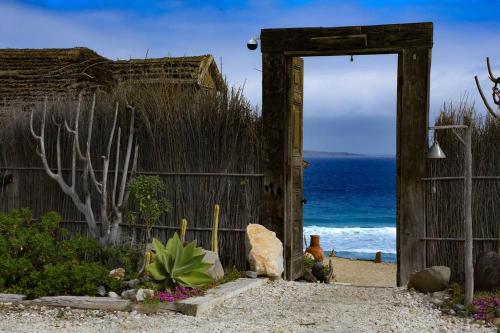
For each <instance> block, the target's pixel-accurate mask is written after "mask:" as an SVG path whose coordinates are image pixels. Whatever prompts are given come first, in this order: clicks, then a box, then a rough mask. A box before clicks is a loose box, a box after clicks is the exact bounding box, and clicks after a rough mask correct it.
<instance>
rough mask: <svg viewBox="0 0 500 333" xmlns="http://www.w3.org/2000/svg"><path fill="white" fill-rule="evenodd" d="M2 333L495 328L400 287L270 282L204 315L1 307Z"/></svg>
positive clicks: (406, 330)
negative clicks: (446, 311)
mask: <svg viewBox="0 0 500 333" xmlns="http://www.w3.org/2000/svg"><path fill="white" fill-rule="evenodd" d="M0 332H29V333H35V332H82V333H83V332H92V333H94V332H99V333H105V332H120V333H122V332H148V333H149V332H418V333H424V332H496V329H495V328H493V327H486V326H479V325H478V324H470V323H469V320H467V319H463V318H457V317H449V316H443V315H441V314H440V311H439V310H437V309H435V308H434V307H433V306H432V305H431V304H430V303H428V301H427V299H426V297H425V296H422V295H420V294H412V293H409V292H408V291H406V290H404V289H398V288H369V287H351V286H341V285H323V284H309V283H300V282H285V281H275V282H271V283H268V284H267V285H265V286H263V287H260V288H257V289H253V290H250V291H247V292H245V293H243V294H241V295H240V296H238V297H235V298H233V299H230V300H228V301H226V302H225V303H223V304H221V305H219V306H217V307H216V308H214V309H213V310H212V311H211V312H210V313H208V314H207V315H206V316H203V317H198V318H194V317H188V316H184V315H180V314H175V313H168V314H155V315H143V314H138V313H134V312H132V313H126V312H116V313H105V312H102V311H96V310H70V309H56V308H45V307H31V306H29V307H24V306H22V305H7V304H3V305H1V306H0Z"/></svg>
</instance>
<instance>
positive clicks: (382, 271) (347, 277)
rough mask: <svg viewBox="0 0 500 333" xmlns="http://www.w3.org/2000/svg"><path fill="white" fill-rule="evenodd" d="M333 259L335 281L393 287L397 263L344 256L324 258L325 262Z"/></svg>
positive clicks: (357, 284)
mask: <svg viewBox="0 0 500 333" xmlns="http://www.w3.org/2000/svg"><path fill="white" fill-rule="evenodd" d="M329 259H333V271H334V274H335V275H336V282H340V283H350V284H352V285H356V286H370V287H395V286H396V270H397V265H396V264H394V263H384V262H383V263H379V264H376V263H374V262H372V261H365V260H351V259H344V258H337V257H334V258H325V264H328V260H329Z"/></svg>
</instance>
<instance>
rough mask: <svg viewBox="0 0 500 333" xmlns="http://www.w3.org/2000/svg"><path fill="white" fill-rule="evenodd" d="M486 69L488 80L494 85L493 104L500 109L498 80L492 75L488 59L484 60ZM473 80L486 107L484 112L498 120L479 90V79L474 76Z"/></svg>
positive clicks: (499, 82) (499, 81) (499, 79)
mask: <svg viewBox="0 0 500 333" xmlns="http://www.w3.org/2000/svg"><path fill="white" fill-rule="evenodd" d="M486 67H487V69H488V76H489V78H490V80H491V81H492V82H493V83H494V84H495V85H494V86H493V88H492V90H493V92H492V97H493V102H494V103H495V104H496V105H497V106H498V107H499V108H500V92H499V90H498V88H497V85H498V84H500V78H497V77H496V76H495V75H493V71H492V70H491V65H490V58H489V57H487V58H486ZM474 80H475V81H476V86H477V90H478V91H479V94H480V95H481V99H482V100H483V103H484V106H485V107H486V110H488V112H489V113H490V114H491V115H492V116H493V117H494V118H496V119H499V118H500V116H499V115H498V114H497V113H496V112H495V111H494V110H493V108H492V107H491V106H490V104H489V102H488V100H487V99H486V97H485V95H484V93H483V89H482V88H481V85H480V84H479V79H478V78H477V75H476V76H474Z"/></svg>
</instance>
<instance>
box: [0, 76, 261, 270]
mask: <svg viewBox="0 0 500 333" xmlns="http://www.w3.org/2000/svg"><path fill="white" fill-rule="evenodd" d="M122 89H123V90H121V91H115V92H112V93H106V94H104V93H103V94H98V96H97V101H98V103H97V107H96V119H95V120H94V130H93V139H92V151H93V152H95V154H93V155H95V156H96V158H95V159H94V162H93V164H94V166H95V167H96V168H98V167H99V166H100V165H101V161H99V156H101V155H103V152H104V151H105V149H106V145H107V141H108V140H107V135H108V131H109V130H108V127H109V126H110V123H111V119H112V118H111V117H112V113H113V110H114V102H115V101H120V102H121V103H120V105H122V106H124V105H125V103H124V98H125V94H126V98H127V100H128V102H129V103H133V105H134V106H135V107H136V109H137V111H138V118H139V119H138V125H137V141H138V143H139V145H140V148H139V160H138V173H139V174H147V175H157V176H159V177H160V178H161V179H162V180H163V182H164V184H165V188H166V191H165V193H163V195H164V196H165V197H166V198H167V200H168V201H169V202H170V203H171V204H172V209H171V210H170V211H169V212H168V213H166V214H164V215H163V216H162V217H161V219H160V221H159V223H158V224H157V225H156V226H154V228H153V230H152V236H153V237H157V238H159V239H161V240H162V241H166V239H168V238H169V237H170V236H171V235H172V234H173V233H174V232H175V231H178V230H179V228H180V220H181V219H182V218H185V219H187V220H188V222H189V223H188V232H187V239H188V240H192V239H196V240H197V241H198V243H199V244H200V245H201V246H203V247H205V248H210V240H211V227H212V222H213V221H212V219H213V207H214V205H215V204H219V205H220V207H221V209H220V219H219V231H220V235H219V252H220V254H221V260H222V262H223V264H224V265H225V266H226V267H227V266H236V267H238V268H239V269H245V268H246V259H245V247H244V240H245V233H244V231H245V228H246V226H247V225H248V224H249V223H260V215H261V214H260V212H261V189H262V174H261V172H260V160H261V158H260V154H261V150H262V149H261V147H260V145H261V141H260V137H261V135H260V131H261V125H260V118H259V117H258V114H257V113H256V110H255V109H254V108H252V107H251V106H250V105H249V103H248V102H247V101H246V100H245V99H244V98H243V96H242V94H241V91H239V90H234V89H233V90H228V91H227V92H222V93H215V92H211V91H200V90H194V89H193V90H190V89H189V88H183V89H174V88H172V87H171V86H167V85H162V84H158V85H151V84H149V85H148V86H141V85H140V84H136V85H135V86H134V89H133V90H132V89H130V87H126V88H123V87H122ZM75 103H76V102H75V101H71V100H54V101H51V102H50V103H49V105H50V107H49V115H50V117H51V119H52V118H53V119H54V121H55V122H61V121H62V120H63V119H67V120H68V121H69V122H71V121H72V119H73V118H74V113H75V112H74V110H75V109H76V104H75ZM88 103H89V101H88V100H86V102H85V107H84V108H83V110H88V109H89V108H88V107H87V106H88ZM40 109H41V105H38V106H37V107H36V112H35V116H36V117H35V127H37V125H38V124H39V122H40V120H39V117H38V116H39V113H40ZM124 110H125V108H124V107H121V113H125V111H124ZM2 114H3V115H4V116H3V117H1V118H0V128H1V132H0V139H1V141H0V178H1V177H2V175H7V174H9V175H12V176H13V177H12V183H11V184H8V185H4V186H0V210H3V211H6V210H10V209H13V208H19V207H30V208H31V209H32V212H33V215H34V216H35V217H38V216H40V215H41V214H43V213H45V212H47V211H51V210H53V211H57V212H58V213H60V214H61V215H62V216H63V219H64V222H63V225H64V226H65V227H66V228H67V229H68V230H70V233H72V234H84V235H85V234H86V233H87V230H86V229H87V227H86V222H85V221H84V218H83V217H82V216H81V214H80V213H79V212H78V211H77V210H76V209H75V207H74V205H73V203H72V202H71V199H70V198H69V197H67V196H65V195H64V194H63V193H62V191H61V190H60V189H59V187H58V185H57V184H56V182H54V181H53V180H51V179H50V178H49V177H48V176H46V174H45V171H44V170H43V168H42V165H41V163H40V159H39V157H38V156H36V154H35V144H34V142H33V140H32V139H31V137H30V134H29V129H28V124H29V119H28V118H29V117H28V116H27V114H26V112H22V111H20V110H18V109H16V108H15V107H11V108H10V109H9V110H5V111H4V112H3V113H2ZM86 116H88V114H85V115H84V117H83V118H84V119H86V118H85V117H86ZM119 123H120V124H122V126H121V128H122V135H123V138H122V141H123V140H124V138H126V137H127V133H126V129H127V126H126V124H127V115H126V114H122V115H121V116H120V119H119ZM80 125H81V126H82V128H85V121H83V123H81V124H80ZM51 126H52V127H51V128H50V130H49V129H48V130H47V133H46V136H47V140H46V145H47V149H48V156H49V160H50V161H49V163H50V164H51V165H52V166H55V165H56V160H55V156H56V155H55V153H56V150H55V141H56V130H55V127H54V125H53V124H51ZM85 140H86V138H85V137H83V138H81V141H82V144H83V142H85ZM61 148H62V149H61V150H62V156H63V159H62V161H63V174H65V176H67V177H68V178H70V175H71V169H70V167H71V152H72V141H71V138H70V137H69V136H68V135H63V137H62V140H61ZM121 155H122V156H123V154H121ZM110 169H111V170H114V167H113V166H111V167H110ZM96 172H97V174H99V172H100V170H96ZM81 173H82V170H77V178H79V177H78V175H81ZM110 173H112V172H111V171H110ZM110 176H112V174H110ZM78 186H80V184H77V188H78ZM95 199H96V200H95V202H94V204H93V206H94V207H96V209H95V212H96V213H97V215H98V212H99V209H98V207H99V203H98V202H97V198H95ZM131 209H133V207H132V206H131ZM97 220H99V218H97ZM121 235H122V238H121V241H122V242H124V243H126V242H129V243H134V244H142V243H143V240H144V239H145V228H144V225H143V224H142V223H141V221H140V220H134V219H127V221H125V223H123V224H122V226H121Z"/></svg>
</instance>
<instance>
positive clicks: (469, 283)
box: [464, 124, 474, 305]
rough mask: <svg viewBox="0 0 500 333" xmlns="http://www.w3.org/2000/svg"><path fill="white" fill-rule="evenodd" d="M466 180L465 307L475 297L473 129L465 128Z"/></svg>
mask: <svg viewBox="0 0 500 333" xmlns="http://www.w3.org/2000/svg"><path fill="white" fill-rule="evenodd" d="M464 144H465V179H464V224H465V245H464V250H465V252H464V253H465V258H464V259H465V261H464V266H465V267H464V270H465V305H469V304H471V303H472V298H473V297H474V266H473V259H472V245H473V240H472V129H471V126H470V124H469V125H468V126H467V127H466V128H465V137H464Z"/></svg>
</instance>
